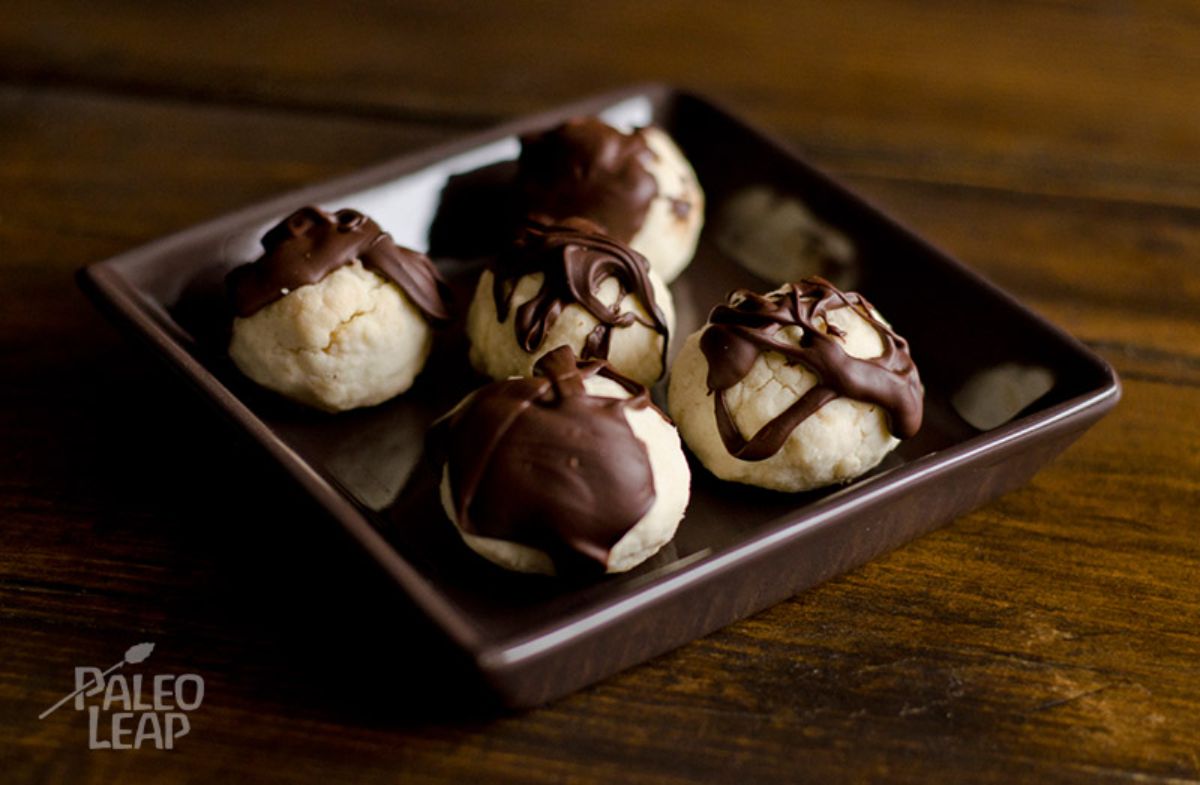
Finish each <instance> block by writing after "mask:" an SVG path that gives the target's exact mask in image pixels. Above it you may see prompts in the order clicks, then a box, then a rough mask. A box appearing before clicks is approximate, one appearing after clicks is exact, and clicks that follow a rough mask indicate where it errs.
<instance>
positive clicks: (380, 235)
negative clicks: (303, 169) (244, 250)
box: [225, 206, 450, 323]
mask: <svg viewBox="0 0 1200 785" xmlns="http://www.w3.org/2000/svg"><path fill="white" fill-rule="evenodd" d="M262 246H263V255H262V256H261V257H259V258H258V259H257V260H256V261H254V262H251V263H249V264H244V265H242V266H241V267H238V268H235V269H234V270H232V271H231V272H230V273H229V275H228V276H227V277H226V279H225V284H226V287H227V289H228V291H229V294H230V297H231V299H232V300H233V307H234V311H235V312H236V313H237V315H238V316H242V317H245V316H251V315H253V314H255V313H257V312H258V311H259V310H261V309H262V308H265V307H266V306H268V305H270V304H271V303H273V302H275V301H276V300H278V299H280V298H281V297H283V296H284V295H286V294H287V293H289V292H291V291H292V290H294V289H298V288H300V287H301V286H305V285H307V284H314V283H317V282H318V281H320V280H321V279H322V278H324V277H325V276H326V275H328V274H329V273H331V272H333V271H334V270H336V269H337V268H339V267H341V266H343V265H346V264H350V263H351V262H353V261H354V260H355V259H358V260H360V261H361V262H362V264H363V266H364V267H368V268H370V269H373V270H375V271H376V272H378V273H379V274H380V275H382V276H384V277H385V278H387V279H388V280H390V281H391V282H392V283H394V284H396V286H399V287H400V290H401V291H403V292H404V294H405V295H407V296H408V299H410V300H411V301H412V302H413V304H414V305H416V306H417V308H419V309H420V310H421V313H423V314H424V315H425V318H426V319H428V320H429V321H431V322H437V323H444V322H447V321H449V319H450V311H449V309H448V308H447V306H446V301H447V299H448V296H449V289H447V287H446V284H445V282H444V281H443V280H442V277H441V275H440V274H439V273H438V271H437V268H436V267H434V266H433V262H431V261H429V257H427V256H425V254H421V253H417V252H416V251H411V250H409V249H407V248H401V247H400V246H398V245H396V243H395V242H394V241H393V240H392V236H391V235H390V234H388V233H387V232H385V231H383V230H382V229H380V228H379V224H377V223H375V222H374V221H372V220H371V219H370V218H368V217H366V216H365V215H363V214H362V213H360V212H358V211H357V210H349V209H342V210H338V211H337V212H336V213H333V214H332V215H330V214H329V213H327V212H325V211H324V210H321V209H320V208H317V207H312V206H309V207H302V208H300V209H299V210H297V211H296V212H294V213H292V214H291V215H289V216H288V217H287V218H285V219H283V220H282V221H280V222H279V223H278V224H276V225H275V226H274V227H272V228H271V229H270V230H269V231H268V232H267V233H266V234H265V235H263V238H262Z"/></svg>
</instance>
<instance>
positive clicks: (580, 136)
mask: <svg viewBox="0 0 1200 785" xmlns="http://www.w3.org/2000/svg"><path fill="white" fill-rule="evenodd" d="M654 157H655V155H654V151H653V150H651V149H650V147H649V145H647V144H646V140H645V138H644V137H643V136H642V133H641V131H640V130H637V131H634V132H633V133H629V134H624V133H621V132H620V131H618V130H617V129H615V128H613V127H611V126H609V125H606V124H605V123H603V122H601V121H600V120H597V119H596V118H594V117H579V118H575V119H573V120H568V121H567V122H565V123H563V124H562V125H560V126H558V127H557V128H552V129H551V130H549V131H545V132H543V133H540V134H530V135H528V136H524V137H522V138H521V157H520V158H519V159H518V164H519V168H520V173H519V175H518V179H519V181H520V185H521V190H522V193H523V194H524V197H525V201H526V208H527V210H528V212H531V213H543V214H545V215H549V216H551V217H553V218H554V219H556V220H561V219H564V218H570V217H572V216H582V217H584V218H588V219H590V220H592V221H595V222H596V223H597V224H599V225H600V226H602V227H603V228H604V230H605V231H606V232H608V234H609V235H610V236H612V237H615V238H617V239H618V240H620V241H621V242H625V243H628V242H629V241H631V240H632V239H633V236H634V235H635V234H637V232H638V230H639V229H641V228H642V224H643V223H645V221H646V212H647V211H648V210H649V209H650V203H651V202H652V201H653V200H654V197H655V196H657V195H658V182H657V181H656V180H655V179H654V175H652V174H651V173H650V171H649V170H648V169H647V168H646V163H647V161H649V160H653V159H654Z"/></svg>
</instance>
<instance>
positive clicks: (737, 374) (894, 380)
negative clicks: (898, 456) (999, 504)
mask: <svg viewBox="0 0 1200 785" xmlns="http://www.w3.org/2000/svg"><path fill="white" fill-rule="evenodd" d="M838 308H852V309H854V311H855V313H857V314H858V315H859V316H861V317H862V318H863V319H864V320H866V322H867V323H868V324H870V325H871V327H872V328H874V329H875V331H876V332H877V333H878V334H879V338H880V340H881V341H882V342H883V347H884V350H883V354H882V355H880V356H879V357H873V358H870V359H862V358H857V357H853V356H851V355H850V354H848V353H847V352H846V350H845V349H844V348H843V346H842V345H841V343H840V342H839V341H838V340H837V339H838V338H840V337H842V336H843V333H842V331H841V330H840V329H838V327H837V326H835V325H834V324H832V323H830V322H829V320H828V318H827V316H828V314H829V313H830V312H831V311H833V310H835V309H838ZM818 321H819V322H822V327H823V329H821V327H818V325H817V322H818ZM792 326H796V327H800V328H802V329H803V331H804V334H803V336H802V337H801V339H800V341H799V345H797V344H796V343H793V342H791V341H788V340H786V339H782V340H781V339H780V338H778V337H777V334H778V333H779V331H780V330H783V329H785V328H787V327H792ZM700 349H701V351H703V353H704V356H705V358H706V359H707V361H708V378H707V383H708V389H709V391H710V392H711V393H713V399H714V406H715V411H716V418H717V428H718V431H719V433H720V435H721V440H722V442H724V445H725V448H726V449H727V450H728V451H729V453H730V455H733V456H734V457H736V458H739V459H740V460H743V461H761V460H764V459H766V458H769V457H771V456H772V455H774V454H775V453H776V452H778V451H779V449H780V448H781V447H783V445H784V443H785V442H786V441H787V439H788V436H789V435H791V433H792V431H793V430H795V429H796V427H797V426H798V425H800V423H802V422H803V421H804V420H805V419H806V418H808V417H809V416H810V415H812V414H813V413H814V412H816V411H817V410H818V409H820V408H821V407H822V406H824V405H825V404H826V403H828V402H829V401H832V400H833V399H834V398H837V397H839V396H844V397H846V398H852V399H854V400H859V401H865V402H867V403H872V404H876V405H878V406H880V407H881V408H883V409H884V411H886V412H887V414H888V416H889V418H890V421H891V431H892V433H893V434H894V435H895V436H897V437H900V438H907V437H910V436H913V435H914V434H916V432H917V430H918V429H919V428H920V427H921V418H922V412H923V405H922V395H923V391H922V387H921V380H920V377H919V376H918V374H917V368H916V366H915V365H914V364H913V361H912V357H911V356H910V355H909V352H908V342H907V341H905V340H904V339H903V338H901V337H900V336H898V335H896V333H894V332H893V331H892V330H891V329H890V328H889V327H888V326H887V325H885V324H883V322H881V321H880V320H879V319H877V318H875V316H874V315H873V314H872V311H871V306H870V304H869V303H868V302H867V301H866V299H865V298H864V297H863V296H862V295H860V294H857V293H853V292H850V293H847V292H843V291H841V290H840V289H838V288H837V287H835V286H834V285H833V284H831V283H829V282H828V281H826V280H825V279H823V278H815V277H814V278H805V279H803V280H802V281H800V282H799V283H793V284H787V285H785V286H784V287H783V288H782V289H780V290H778V291H775V292H772V293H770V294H767V295H759V294H755V293H754V292H751V291H748V290H745V289H740V290H738V291H736V292H734V293H732V294H731V295H730V297H729V302H728V303H727V304H724V305H718V306H717V307H716V308H714V309H713V311H712V314H711V315H710V316H709V326H708V327H707V328H706V329H705V330H704V333H703V335H702V336H701V338H700ZM772 351H773V352H778V353H780V354H782V355H783V356H784V357H786V358H787V360H788V362H789V363H797V364H800V365H803V366H804V367H805V368H808V369H809V370H810V371H812V372H813V373H814V374H815V375H816V376H817V379H818V381H817V384H816V385H815V386H814V387H812V388H811V389H810V390H808V391H807V392H806V393H805V394H804V395H802V396H800V398H799V400H797V401H796V402H795V403H793V404H792V405H791V406H790V407H788V408H787V409H786V410H784V411H783V413H781V414H780V415H779V416H777V417H775V418H774V419H773V420H771V421H770V422H768V423H767V424H766V425H764V426H763V427H762V428H760V429H759V431H758V432H757V433H755V434H754V435H753V436H751V437H750V438H749V439H747V438H745V437H743V436H742V434H741V432H740V431H739V430H738V427H737V425H736V423H734V421H733V418H732V416H731V415H730V413H729V410H728V408H727V406H726V403H725V395H724V394H725V391H726V390H728V389H729V388H731V387H733V386H734V385H736V384H737V383H738V382H740V381H741V380H742V379H743V378H745V376H746V374H748V373H749V372H750V369H751V367H752V366H753V365H754V361H755V360H756V359H757V358H758V356H759V355H760V354H763V353H764V352H772Z"/></svg>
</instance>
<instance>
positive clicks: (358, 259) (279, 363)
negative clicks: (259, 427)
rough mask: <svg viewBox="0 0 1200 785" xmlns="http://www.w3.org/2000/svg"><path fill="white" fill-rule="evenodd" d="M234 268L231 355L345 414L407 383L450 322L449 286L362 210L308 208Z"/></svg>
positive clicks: (291, 393) (284, 389) (287, 391)
mask: <svg viewBox="0 0 1200 785" xmlns="http://www.w3.org/2000/svg"><path fill="white" fill-rule="evenodd" d="M262 245H263V255H262V256H261V257H260V258H259V259H257V260H256V261H254V262H251V263H249V264H246V265H243V266H241V267H238V268H236V269H234V270H233V271H232V272H230V274H229V276H228V277H227V278H226V287H227V290H228V292H229V296H230V300H231V301H232V304H233V308H234V313H235V318H234V320H233V334H232V339H231V341H230V344H229V356H230V357H231V358H232V359H233V361H234V363H235V364H236V365H237V366H238V368H239V369H241V371H242V372H243V373H244V374H246V376H248V377H250V378H251V379H253V380H254V381H255V382H257V383H259V384H261V385H262V386H264V387H267V388H269V389H271V390H274V391H276V392H278V393H281V394H283V395H285V396H287V397H289V398H292V399H294V400H296V401H299V402H301V403H305V404H308V405H310V406H314V407H316V408H319V409H324V410H326V411H332V412H337V411H343V410H346V409H353V408H356V407H359V406H371V405H374V404H377V403H381V402H383V401H385V400H387V399H388V398H391V397H393V396H395V395H397V394H399V393H401V392H404V391H405V390H407V389H408V388H409V387H410V386H411V385H412V383H413V379H414V377H415V376H416V375H417V374H418V373H419V372H420V370H421V368H422V367H423V366H424V364H425V359H426V357H427V356H428V354H429V348H430V345H431V342H432V329H431V326H432V325H436V324H440V323H443V322H445V321H446V320H448V318H449V312H448V309H447V305H446V300H445V294H446V291H447V290H446V288H445V285H444V283H443V282H442V279H441V277H440V276H439V275H438V272H437V269H436V268H435V267H434V266H433V263H432V262H430V261H429V259H428V258H427V257H426V256H425V255H424V254H420V253H417V252H416V251H411V250H408V249H406V248H401V247H399V246H397V245H396V244H395V242H393V241H392V238H391V236H390V235H388V234H387V233H386V232H384V231H383V230H382V229H381V228H380V227H379V225H378V224H376V223H375V222H374V221H372V220H371V219H370V218H367V217H366V216H365V215H363V214H362V213H359V212H357V211H355V210H348V209H344V210H338V211H337V212H336V213H333V214H330V213H327V212H325V211H323V210H320V209H318V208H316V207H304V208H301V209H299V210H297V211H296V212H294V213H292V214H291V215H290V216H288V217H287V218H285V219H284V220H283V221H281V222H280V223H279V224H278V225H276V226H275V227H274V228H272V229H271V230H270V231H268V232H267V233H266V235H265V236H264V237H263V239H262Z"/></svg>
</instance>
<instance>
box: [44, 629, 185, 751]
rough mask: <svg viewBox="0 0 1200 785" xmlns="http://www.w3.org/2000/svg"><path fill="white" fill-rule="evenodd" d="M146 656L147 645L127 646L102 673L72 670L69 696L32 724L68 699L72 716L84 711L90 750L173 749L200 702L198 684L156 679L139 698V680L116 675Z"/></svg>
mask: <svg viewBox="0 0 1200 785" xmlns="http://www.w3.org/2000/svg"><path fill="white" fill-rule="evenodd" d="M152 651H154V644H153V643H139V644H137V645H135V646H130V647H129V648H128V649H127V650H126V651H125V657H124V658H123V659H122V660H121V661H120V662H118V663H117V664H115V665H113V666H112V667H111V668H109V669H108V670H105V671H101V670H100V669H99V668H92V667H77V668H75V691H74V692H71V693H70V694H68V695H66V696H65V697H63V699H62V700H60V701H59V702H58V703H56V704H54V705H53V706H51V707H50V708H48V709H46V710H45V711H43V712H42V713H41V714H39V715H38V719H39V720H44V719H46V717H48V716H50V714H51V713H52V712H54V711H55V710H56V709H58V708H60V707H61V706H62V705H63V704H64V703H66V702H67V701H69V700H71V699H72V698H74V699H75V711H84V710H85V709H86V710H87V713H88V747H89V748H90V749H93V750H108V749H112V750H137V749H141V748H142V747H150V746H154V747H155V748H157V749H160V750H170V749H174V748H175V742H176V740H178V739H179V738H181V737H183V736H186V735H187V734H188V731H190V730H191V729H192V724H191V722H189V721H188V716H187V715H188V712H192V711H195V710H196V709H197V708H199V707H200V704H201V703H203V702H204V679H202V678H201V677H200V676H199V675H197V674H195V673H185V674H183V675H181V676H176V675H174V674H169V673H168V674H159V675H157V676H154V677H153V679H152V680H151V685H152V686H151V687H150V688H149V689H148V690H147V691H146V693H145V696H143V678H142V674H140V673H137V674H134V675H132V676H130V677H129V678H128V679H127V678H126V677H125V675H124V674H121V673H116V671H118V670H120V669H121V668H123V667H125V666H126V665H138V664H140V663H142V662H144V661H145V660H146V658H147V657H149V656H150V652H152ZM114 674H115V675H114ZM93 697H94V698H96V700H95V702H93V703H91V704H90V705H89V704H88V702H87V700H88V698H93ZM145 698H149V700H146V699H145Z"/></svg>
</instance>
